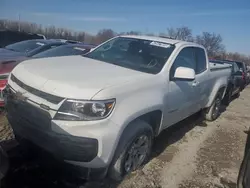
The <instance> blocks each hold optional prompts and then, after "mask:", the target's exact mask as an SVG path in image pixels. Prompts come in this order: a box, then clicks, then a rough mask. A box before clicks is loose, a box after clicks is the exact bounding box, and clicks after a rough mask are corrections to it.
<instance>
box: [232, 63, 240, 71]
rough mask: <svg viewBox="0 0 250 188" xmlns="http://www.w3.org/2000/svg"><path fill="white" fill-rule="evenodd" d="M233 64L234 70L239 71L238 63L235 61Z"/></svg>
mask: <svg viewBox="0 0 250 188" xmlns="http://www.w3.org/2000/svg"><path fill="white" fill-rule="evenodd" d="M233 66H234V72H239V71H240V69H239V67H238V65H237V64H236V63H234V64H233Z"/></svg>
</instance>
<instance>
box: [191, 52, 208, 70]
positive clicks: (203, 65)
mask: <svg viewBox="0 0 250 188" xmlns="http://www.w3.org/2000/svg"><path fill="white" fill-rule="evenodd" d="M194 49H195V56H196V69H195V73H196V74H200V73H202V72H204V71H205V70H207V61H206V54H205V51H204V49H202V48H194Z"/></svg>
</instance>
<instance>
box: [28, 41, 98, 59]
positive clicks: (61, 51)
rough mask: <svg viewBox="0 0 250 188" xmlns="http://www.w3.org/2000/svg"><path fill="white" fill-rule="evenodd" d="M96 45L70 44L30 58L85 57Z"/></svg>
mask: <svg viewBox="0 0 250 188" xmlns="http://www.w3.org/2000/svg"><path fill="white" fill-rule="evenodd" d="M94 47H95V46H94V45H87V44H68V45H62V46H59V47H57V48H53V49H49V50H46V51H44V52H41V53H38V54H36V55H33V56H32V57H30V58H44V57H58V56H70V55H84V54H86V53H88V52H89V51H90V50H91V49H92V48H94Z"/></svg>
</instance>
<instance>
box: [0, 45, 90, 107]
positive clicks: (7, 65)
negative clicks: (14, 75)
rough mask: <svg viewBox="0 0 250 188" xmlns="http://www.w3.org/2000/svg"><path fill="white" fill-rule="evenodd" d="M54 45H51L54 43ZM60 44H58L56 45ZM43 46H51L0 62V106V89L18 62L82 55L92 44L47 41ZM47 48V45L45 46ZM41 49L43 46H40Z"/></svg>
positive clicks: (0, 93) (1, 104) (0, 94)
mask: <svg viewBox="0 0 250 188" xmlns="http://www.w3.org/2000/svg"><path fill="white" fill-rule="evenodd" d="M55 44H56V46H53V45H55ZM59 44H60V46H58V45H59ZM44 46H45V47H46V46H48V47H51V48H50V49H48V50H45V51H42V52H40V53H35V52H37V51H41V49H40V48H38V49H37V50H33V52H32V53H30V54H35V55H33V56H27V57H24V56H22V57H18V58H17V59H15V60H13V59H12V60H8V61H4V62H1V63H0V107H3V106H4V100H3V94H2V91H3V90H4V88H5V86H6V83H7V78H8V75H9V73H10V72H11V71H12V69H13V68H14V67H15V66H16V65H17V64H19V63H20V62H22V61H24V60H28V59H31V58H44V57H58V56H69V55H84V54H85V53H87V52H89V51H90V49H92V48H94V47H95V46H93V45H86V44H80V43H78V44H68V43H58V42H56V43H53V42H51V43H48V44H45V45H44ZM46 48H47V47H46ZM42 49H43V50H44V49H45V48H42Z"/></svg>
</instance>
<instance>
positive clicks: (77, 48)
mask: <svg viewBox="0 0 250 188" xmlns="http://www.w3.org/2000/svg"><path fill="white" fill-rule="evenodd" d="M74 49H75V50H81V51H84V50H85V49H84V48H79V47H74Z"/></svg>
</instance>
